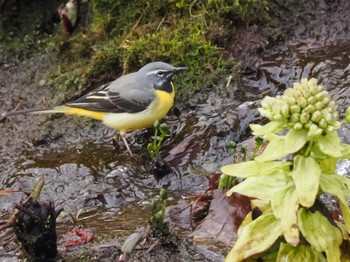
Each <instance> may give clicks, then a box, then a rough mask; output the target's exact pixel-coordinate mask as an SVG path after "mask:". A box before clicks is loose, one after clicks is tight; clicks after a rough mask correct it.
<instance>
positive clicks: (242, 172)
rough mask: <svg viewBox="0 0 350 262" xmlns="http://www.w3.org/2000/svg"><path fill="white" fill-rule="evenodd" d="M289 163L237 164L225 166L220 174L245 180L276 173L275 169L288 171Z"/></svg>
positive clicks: (251, 162)
mask: <svg viewBox="0 0 350 262" xmlns="http://www.w3.org/2000/svg"><path fill="white" fill-rule="evenodd" d="M290 165H291V163H290V162H282V161H279V162H257V161H246V162H242V163H239V164H233V165H227V166H223V167H222V168H221V172H222V173H224V174H226V175H230V176H234V177H242V178H247V177H251V176H266V175H269V174H271V173H272V172H274V171H276V169H283V170H288V169H289V166H290Z"/></svg>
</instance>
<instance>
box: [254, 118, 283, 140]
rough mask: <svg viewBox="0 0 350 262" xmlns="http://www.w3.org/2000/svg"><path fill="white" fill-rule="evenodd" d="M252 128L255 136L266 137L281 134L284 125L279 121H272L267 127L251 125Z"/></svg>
mask: <svg viewBox="0 0 350 262" xmlns="http://www.w3.org/2000/svg"><path fill="white" fill-rule="evenodd" d="M250 128H251V129H252V130H253V135H255V136H266V135H270V134H274V133H277V132H279V131H280V130H281V129H282V124H281V123H280V122H277V121H271V122H269V123H267V124H266V125H263V126H262V125H256V124H251V125H250Z"/></svg>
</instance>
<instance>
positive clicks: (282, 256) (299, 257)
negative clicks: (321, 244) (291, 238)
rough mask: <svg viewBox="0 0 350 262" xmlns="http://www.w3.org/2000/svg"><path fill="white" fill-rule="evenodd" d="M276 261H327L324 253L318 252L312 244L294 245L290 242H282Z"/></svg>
mask: <svg viewBox="0 0 350 262" xmlns="http://www.w3.org/2000/svg"><path fill="white" fill-rule="evenodd" d="M276 261H278V262H294V261H300V262H302V261H305V262H326V258H325V257H324V256H323V255H322V253H320V252H317V251H316V250H314V249H313V248H312V247H311V246H306V245H299V246H297V247H293V246H291V245H289V244H286V243H281V244H280V249H279V251H278V257H277V260H276Z"/></svg>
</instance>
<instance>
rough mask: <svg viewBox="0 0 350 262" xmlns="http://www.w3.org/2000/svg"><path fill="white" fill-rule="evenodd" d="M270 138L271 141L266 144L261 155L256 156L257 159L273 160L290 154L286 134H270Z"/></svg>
mask: <svg viewBox="0 0 350 262" xmlns="http://www.w3.org/2000/svg"><path fill="white" fill-rule="evenodd" d="M268 140H269V141H270V143H269V144H268V145H267V146H266V148H265V150H264V152H262V154H261V155H259V156H257V157H255V160H256V161H273V160H277V159H280V158H282V157H284V156H286V155H287V154H288V152H287V150H286V146H285V137H284V136H278V135H270V136H269V138H268Z"/></svg>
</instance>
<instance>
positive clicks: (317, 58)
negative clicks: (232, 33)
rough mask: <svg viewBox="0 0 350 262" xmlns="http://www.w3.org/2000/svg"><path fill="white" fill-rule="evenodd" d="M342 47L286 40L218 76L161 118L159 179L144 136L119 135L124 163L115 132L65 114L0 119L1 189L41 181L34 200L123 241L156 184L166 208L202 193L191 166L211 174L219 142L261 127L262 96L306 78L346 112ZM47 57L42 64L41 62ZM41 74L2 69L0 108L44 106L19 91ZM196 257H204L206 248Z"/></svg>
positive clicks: (6, 205) (8, 201)
mask: <svg viewBox="0 0 350 262" xmlns="http://www.w3.org/2000/svg"><path fill="white" fill-rule="evenodd" d="M349 50H350V41H349V40H344V39H343V40H342V41H332V43H331V44H330V43H329V42H326V45H324V42H323V43H318V42H315V41H311V40H307V41H304V40H303V41H302V42H295V41H293V42H292V41H291V42H289V43H287V44H286V45H285V46H284V49H283V50H277V49H276V50H270V51H269V52H265V53H263V54H262V55H261V56H259V57H258V58H257V59H256V62H255V64H254V65H251V66H250V68H249V70H246V71H244V72H241V74H240V75H239V76H238V77H237V79H236V80H235V81H232V82H230V83H228V79H223V80H222V83H221V84H220V85H219V86H218V87H213V86H212V87H210V88H207V89H205V90H204V91H203V92H201V93H197V94H195V95H193V96H192V97H190V98H189V99H188V100H187V101H183V102H181V103H177V107H178V109H179V111H180V112H181V114H180V116H175V114H173V113H171V114H170V115H169V116H168V117H167V118H166V122H167V123H168V124H169V126H170V132H169V135H168V137H167V139H166V141H165V143H164V145H163V147H162V150H161V158H162V159H163V160H164V161H165V162H166V163H167V164H168V165H169V172H167V173H166V174H165V175H164V177H159V176H157V173H155V171H154V167H155V164H154V162H153V161H152V159H151V158H150V157H149V156H148V153H147V149H146V145H147V143H149V142H150V141H152V135H153V130H142V131H137V132H134V133H132V134H129V135H128V136H127V139H128V140H129V142H130V144H131V149H132V151H133V152H134V153H135V157H130V156H129V155H128V153H127V152H126V150H125V149H124V148H123V146H122V144H121V143H120V144H119V145H120V147H117V148H116V147H114V146H113V144H112V139H113V136H114V132H113V131H112V130H109V129H108V128H106V127H104V126H103V125H101V124H100V123H96V122H91V121H88V120H85V119H77V118H74V117H65V116H58V117H56V116H55V117H50V116H19V117H14V118H12V119H10V120H6V121H3V122H1V123H0V128H1V132H2V136H1V137H0V142H1V144H0V157H1V162H0V185H1V188H0V189H22V190H24V191H28V190H30V189H31V188H32V186H33V184H34V183H35V182H36V181H37V180H38V178H39V177H41V176H43V177H44V179H45V183H46V184H45V186H44V189H43V193H42V199H45V200H53V201H54V202H55V204H56V206H58V207H63V208H64V210H65V211H67V212H74V210H76V209H83V210H84V212H83V213H82V214H81V223H82V224H84V225H85V226H86V227H89V228H93V229H94V231H95V234H96V236H98V238H100V239H102V238H109V237H111V238H117V237H124V236H127V235H128V234H129V233H130V232H132V231H133V230H134V229H135V228H136V227H137V226H139V225H145V224H147V222H148V219H149V214H150V202H151V201H152V199H153V198H154V197H156V196H157V194H158V193H159V190H160V189H161V188H163V187H164V188H167V189H168V191H169V196H170V203H172V202H174V203H175V202H176V201H177V200H178V199H179V198H180V197H181V196H182V195H190V194H193V193H194V192H195V191H197V190H201V189H206V188H207V187H208V181H207V178H206V177H205V176H204V175H203V176H200V175H198V174H196V172H193V171H191V170H192V169H191V167H196V166H201V165H205V164H212V163H213V164H214V165H216V166H217V168H219V167H220V166H221V165H222V164H223V163H225V162H227V161H228V159H229V157H230V153H229V151H228V149H227V148H226V145H227V143H228V142H229V141H231V140H234V141H237V142H239V141H242V140H244V139H245V138H247V137H248V136H249V124H250V123H251V122H259V121H261V118H260V117H259V115H258V113H257V110H256V108H257V107H258V106H259V101H260V99H261V98H262V97H263V96H264V95H270V96H274V95H276V94H280V93H281V92H282V91H283V90H284V89H285V88H286V87H289V86H292V84H293V83H294V82H297V81H300V79H302V78H305V77H307V78H311V77H315V78H317V79H318V80H319V82H320V83H322V84H323V85H324V86H325V87H326V89H327V90H329V91H330V92H331V94H332V95H333V98H334V99H335V100H336V101H337V103H338V105H339V110H340V112H341V113H343V112H344V111H345V109H346V108H347V107H348V106H349V95H350V89H349V86H350V76H349V70H350V66H349V64H350V52H349ZM50 59H52V57H51V58H48V59H47V60H46V62H44V64H45V63H46V64H47V65H49V64H50V63H51V62H50ZM28 70H29V71H28ZM42 71H43V68H38V66H37V63H36V62H35V61H26V62H24V64H1V66H0V105H1V108H0V109H1V110H9V109H12V108H14V107H16V106H17V105H19V107H20V108H25V107H31V106H35V105H39V106H40V105H41V104H44V103H45V97H48V96H49V90H47V91H44V92H42V91H41V90H42V88H40V87H39V86H38V84H34V86H35V87H36V89H35V88H34V89H30V88H23V87H24V86H26V85H29V83H30V82H35V83H39V81H40V72H42ZM31 86H32V85H31ZM9 90H11V91H10V92H9ZM38 90H40V92H39V95H37V92H38ZM47 119H49V121H47ZM22 197H23V194H21V193H18V194H13V195H9V196H1V202H2V205H1V210H2V211H3V212H4V214H5V213H9V212H11V210H12V208H13V203H16V202H18V201H19V200H20V199H21V198H22ZM58 227H59V234H63V233H65V232H66V231H67V229H68V228H69V229H70V228H72V227H73V225H72V222H71V221H70V220H69V219H68V218H64V219H63V220H62V221H60V222H59V223H58ZM201 248H202V247H201ZM201 248H200V249H201ZM198 252H203V253H206V252H207V253H206V254H207V255H208V256H209V251H208V250H206V251H203V250H202V251H201V250H199V251H198ZM219 253H220V252H219ZM213 257H216V259H217V256H213ZM208 259H209V258H208ZM209 260H210V259H209ZM214 260H215V259H214Z"/></svg>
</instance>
